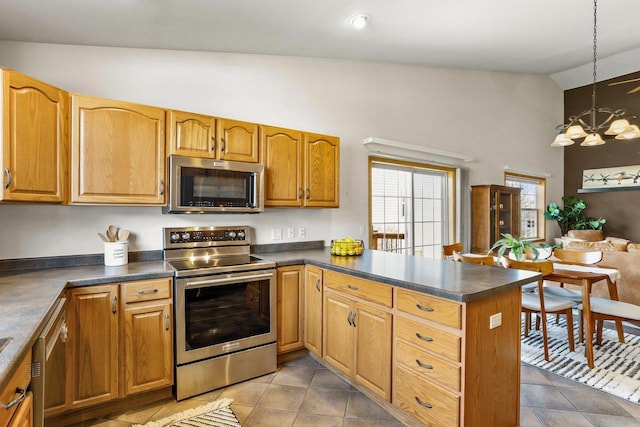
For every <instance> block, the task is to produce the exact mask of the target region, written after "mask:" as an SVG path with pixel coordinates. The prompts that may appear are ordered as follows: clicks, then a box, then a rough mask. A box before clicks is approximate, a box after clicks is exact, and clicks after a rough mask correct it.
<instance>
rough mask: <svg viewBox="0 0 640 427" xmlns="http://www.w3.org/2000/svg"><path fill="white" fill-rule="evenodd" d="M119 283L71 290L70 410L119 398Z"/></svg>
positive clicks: (69, 319) (69, 337)
mask: <svg viewBox="0 0 640 427" xmlns="http://www.w3.org/2000/svg"><path fill="white" fill-rule="evenodd" d="M117 291H118V285H104V286H101V285H97V286H87V287H82V288H73V289H70V290H69V291H68V292H67V299H68V304H69V305H68V307H67V327H68V328H69V333H68V341H67V351H68V354H67V404H68V405H69V406H68V408H69V409H73V408H79V407H83V406H89V405H94V404H97V403H100V402H105V401H108V400H112V399H115V398H117V397H118V299H117V294H118V293H117Z"/></svg>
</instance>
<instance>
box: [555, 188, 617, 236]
mask: <svg viewBox="0 0 640 427" xmlns="http://www.w3.org/2000/svg"><path fill="white" fill-rule="evenodd" d="M562 202H563V204H564V207H563V208H562V209H561V208H560V206H558V204H557V203H553V202H552V203H549V205H548V206H547V209H546V210H545V212H544V217H545V218H546V219H549V220H556V221H557V222H558V225H559V226H560V231H561V232H562V235H566V234H567V232H568V231H569V230H602V225H603V224H604V223H605V222H607V220H605V219H604V218H593V217H589V216H587V215H586V214H585V213H584V210H585V209H586V208H587V204H586V203H585V202H584V200H580V199H578V198H576V197H572V196H564V197H562Z"/></svg>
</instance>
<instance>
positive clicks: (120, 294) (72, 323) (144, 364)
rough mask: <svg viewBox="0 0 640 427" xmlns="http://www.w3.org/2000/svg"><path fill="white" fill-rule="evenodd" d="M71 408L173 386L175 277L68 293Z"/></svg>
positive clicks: (68, 374)
mask: <svg viewBox="0 0 640 427" xmlns="http://www.w3.org/2000/svg"><path fill="white" fill-rule="evenodd" d="M67 298H68V301H69V303H68V304H69V306H68V313H67V325H68V328H69V332H68V334H69V335H68V343H67V351H68V354H67V362H68V363H67V384H69V387H68V389H67V399H66V400H67V404H66V408H67V410H70V409H75V408H82V407H88V406H93V405H95V404H98V403H102V402H106V401H110V400H114V399H117V398H123V397H126V396H130V395H132V394H135V393H140V392H144V391H148V390H153V389H158V388H162V387H165V386H171V385H172V384H173V319H172V279H171V278H159V279H149V280H138V281H132V282H124V283H121V284H109V285H95V286H85V287H78V288H71V289H69V290H68V291H67Z"/></svg>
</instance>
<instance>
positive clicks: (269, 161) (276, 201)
mask: <svg viewBox="0 0 640 427" xmlns="http://www.w3.org/2000/svg"><path fill="white" fill-rule="evenodd" d="M261 141H262V142H261V144H260V156H261V158H262V163H263V164H264V170H265V173H264V176H265V184H264V193H265V194H264V205H265V206H289V207H299V206H302V200H303V194H302V193H303V189H302V185H303V183H302V168H303V163H302V156H303V152H302V132H298V131H294V130H290V129H281V128H275V127H271V126H264V127H263V128H262V133H261Z"/></svg>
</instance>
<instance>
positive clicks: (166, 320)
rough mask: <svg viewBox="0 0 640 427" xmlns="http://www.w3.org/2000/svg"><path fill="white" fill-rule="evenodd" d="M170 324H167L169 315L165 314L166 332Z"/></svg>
mask: <svg viewBox="0 0 640 427" xmlns="http://www.w3.org/2000/svg"><path fill="white" fill-rule="evenodd" d="M169 327H170V324H169V313H165V314H164V329H165V330H166V331H168V330H169Z"/></svg>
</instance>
